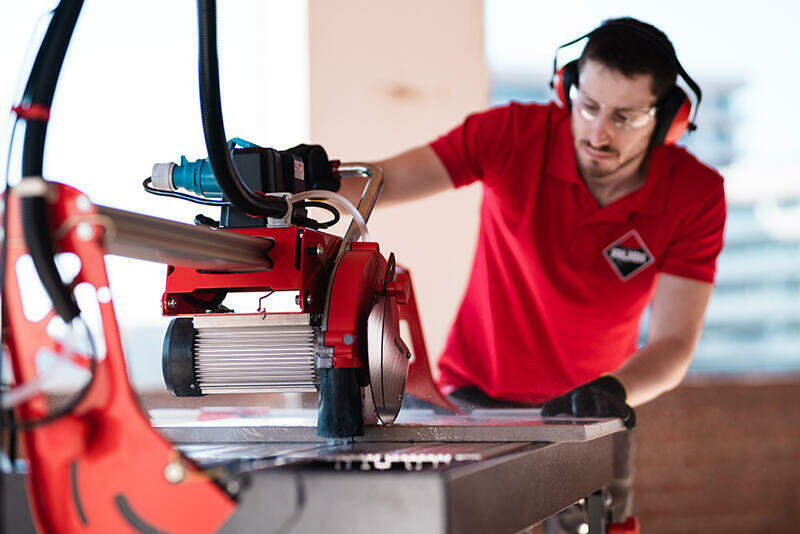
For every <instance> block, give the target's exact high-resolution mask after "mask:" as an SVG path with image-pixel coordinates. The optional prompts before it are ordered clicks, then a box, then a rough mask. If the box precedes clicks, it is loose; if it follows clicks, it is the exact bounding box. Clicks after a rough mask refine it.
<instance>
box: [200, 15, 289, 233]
mask: <svg viewBox="0 0 800 534" xmlns="http://www.w3.org/2000/svg"><path fill="white" fill-rule="evenodd" d="M197 20H198V30H199V40H198V42H199V54H198V73H199V77H200V111H201V114H202V119H203V133H204V134H205V138H206V148H207V149H208V160H209V162H210V163H211V169H212V170H213V171H214V176H215V177H216V179H217V183H218V184H219V187H220V189H222V192H223V193H224V194H225V196H226V197H227V199H228V200H230V202H231V204H233V206H234V207H235V208H237V209H238V210H240V211H242V212H244V213H248V214H250V215H254V216H262V217H275V218H279V217H283V216H284V215H285V214H286V211H287V210H288V206H287V204H286V202H284V201H283V200H281V199H278V198H275V197H264V196H259V195H256V194H255V193H253V192H252V191H250V189H248V188H247V186H246V185H245V184H244V183H243V182H242V180H241V179H240V178H239V175H238V173H237V172H236V168H235V167H234V166H233V161H232V160H231V155H230V151H229V149H228V145H227V141H226V138H225V125H224V124H223V122H222V107H221V104H220V89H219V63H218V60H217V4H216V1H215V0H198V2H197Z"/></svg>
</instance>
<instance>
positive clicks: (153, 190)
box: [142, 176, 231, 206]
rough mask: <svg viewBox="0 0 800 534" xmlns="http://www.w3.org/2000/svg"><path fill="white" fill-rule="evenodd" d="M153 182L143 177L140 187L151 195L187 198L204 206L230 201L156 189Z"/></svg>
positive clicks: (150, 178)
mask: <svg viewBox="0 0 800 534" xmlns="http://www.w3.org/2000/svg"><path fill="white" fill-rule="evenodd" d="M152 183H153V179H152V177H149V176H148V177H147V178H145V180H144V182H142V187H144V190H145V191H147V192H148V193H150V194H151V195H158V196H162V197H173V198H180V199H181V200H188V201H189V202H194V203H195V204H202V205H204V206H230V205H231V203H230V202H228V201H226V200H212V199H209V198H203V197H198V196H195V195H187V194H186V193H181V192H178V191H162V190H160V189H156V188H155V187H153V186H152V185H151V184H152Z"/></svg>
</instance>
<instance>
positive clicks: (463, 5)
mask: <svg viewBox="0 0 800 534" xmlns="http://www.w3.org/2000/svg"><path fill="white" fill-rule="evenodd" d="M309 36H310V37H309V39H310V42H309V56H310V77H309V86H310V96H311V99H310V109H311V112H310V120H311V129H310V132H311V140H312V141H313V142H315V143H320V144H322V145H323V146H324V147H325V148H326V150H327V151H328V154H329V155H330V156H331V157H332V158H339V159H342V160H343V161H370V160H374V159H378V158H382V157H386V156H389V155H391V154H393V153H396V152H399V151H401V150H403V149H406V148H410V147H412V146H415V145H419V144H422V143H425V142H428V141H429V140H431V139H433V138H435V137H436V136H438V135H440V134H442V133H445V132H446V131H448V130H449V129H450V128H452V127H453V126H455V125H456V124H458V123H459V122H460V121H461V120H462V119H463V118H464V116H465V115H466V114H468V113H470V112H472V111H476V110H478V109H481V108H483V107H485V106H486V101H487V94H488V81H487V70H486V63H485V60H484V52H483V4H482V1H481V0H407V1H404V2H402V3H398V2H375V1H366V0H340V1H338V0H337V1H335V2H331V1H324V0H309ZM480 193H481V192H480V186H471V187H469V188H465V189H463V190H460V191H448V192H446V193H442V194H440V195H437V196H434V197H432V198H429V199H425V200H421V201H417V202H413V203H411V204H406V205H402V206H399V207H392V208H383V209H377V210H376V211H375V213H374V214H373V216H372V219H371V220H370V223H369V228H370V233H371V234H372V238H373V240H374V241H377V242H378V243H380V245H381V251H382V252H383V253H384V255H387V256H388V254H389V252H394V253H395V255H396V256H397V260H398V263H401V264H403V265H405V266H407V267H409V269H410V270H411V274H412V279H413V281H414V286H415V291H416V293H417V299H418V301H419V303H420V308H421V309H420V313H421V315H422V322H423V328H424V331H425V337H426V340H427V345H428V351H429V353H430V355H431V357H433V358H435V357H437V356H438V354H439V351H440V350H441V348H442V346H443V343H444V341H445V338H446V335H447V332H448V330H449V327H450V324H451V321H452V318H453V314H454V313H455V311H456V309H457V306H458V304H459V302H460V300H461V296H462V293H463V289H464V284H465V282H466V278H467V275H468V274H469V268H470V266H471V261H472V253H473V250H474V245H475V232H476V229H477V213H478V204H479V201H480Z"/></svg>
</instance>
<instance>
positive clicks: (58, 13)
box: [22, 0, 83, 323]
mask: <svg viewBox="0 0 800 534" xmlns="http://www.w3.org/2000/svg"><path fill="white" fill-rule="evenodd" d="M82 5H83V0H62V1H61V2H60V3H59V4H58V7H56V9H55V12H54V13H53V18H52V19H51V21H50V25H49V26H48V28H47V33H45V36H44V39H43V40H42V45H41V46H40V47H39V52H38V53H37V54H36V59H35V61H34V63H33V67H32V68H31V73H30V76H29V77H28V83H27V85H26V86H25V92H24V93H23V97H22V106H23V107H30V106H39V107H42V108H44V109H48V110H49V109H50V105H51V104H52V102H53V93H55V90H56V83H57V82H58V75H59V74H60V72H61V65H62V63H63V62H64V55H65V54H66V52H67V46H69V41H70V38H71V37H72V31H73V29H74V28H75V23H76V22H77V20H78V14H79V13H80V11H81V6H82ZM46 136H47V120H46V119H34V118H30V119H26V126H25V138H24V140H23V145H22V146H23V148H22V176H23V177H26V176H41V175H42V161H43V159H44V143H45V137H46ZM22 221H23V228H24V229H25V243H26V245H27V246H28V250H29V252H30V255H31V258H32V259H33V264H34V265H35V266H36V272H37V273H38V274H39V278H40V279H41V281H42V285H43V286H44V288H45V290H46V291H47V294H48V295H49V296H50V299H51V300H52V301H53V308H54V309H55V311H56V313H58V315H59V316H60V317H61V318H62V319H63V320H64V322H65V323H70V322H71V321H72V320H73V319H74V318H75V317H77V316H78V315H79V314H80V309H79V308H78V305H77V304H76V302H75V299H74V297H73V296H72V292H71V291H70V290H69V288H67V287H65V286H64V283H63V282H62V281H61V276H60V275H59V274H58V269H57V268H56V264H55V261H54V257H55V250H54V248H53V242H52V239H51V237H50V227H49V224H48V219H47V202H46V199H45V197H44V196H34V197H27V198H23V199H22Z"/></svg>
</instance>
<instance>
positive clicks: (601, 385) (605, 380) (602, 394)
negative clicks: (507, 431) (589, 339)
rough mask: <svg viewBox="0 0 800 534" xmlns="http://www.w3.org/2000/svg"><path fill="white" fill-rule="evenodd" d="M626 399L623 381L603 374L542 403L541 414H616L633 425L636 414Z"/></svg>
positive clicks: (627, 425)
mask: <svg viewBox="0 0 800 534" xmlns="http://www.w3.org/2000/svg"><path fill="white" fill-rule="evenodd" d="M626 399H627V393H626V392H625V387H624V386H623V385H622V383H621V382H620V381H619V380H617V379H616V378H615V377H614V376H612V375H603V376H601V377H600V378H596V379H595V380H592V381H591V382H589V383H587V384H583V385H582V386H578V387H576V388H575V389H573V390H571V391H568V392H567V393H565V394H564V395H561V396H560V397H556V398H554V399H550V400H549V401H547V402H546V403H544V406H542V416H544V417H552V416H554V415H559V414H565V415H571V416H575V417H619V418H621V419H622V422H623V423H624V424H625V426H626V427H627V428H628V429H631V428H633V427H634V426H635V425H636V414H635V413H634V411H633V408H631V407H630V406H628V405H627V404H626V403H625V401H626Z"/></svg>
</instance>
